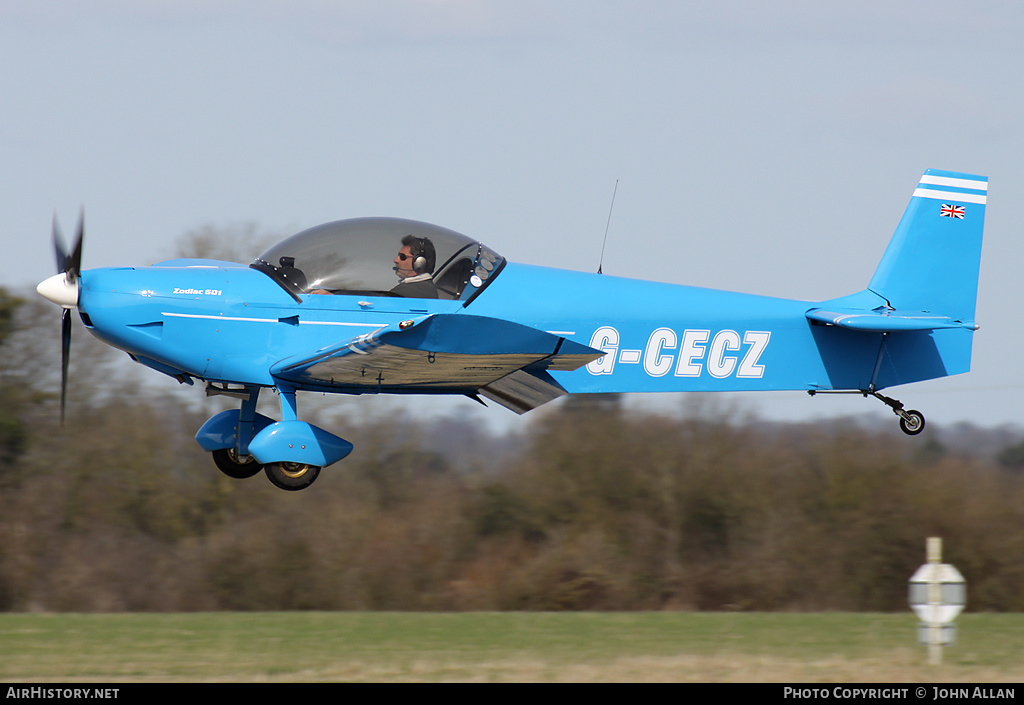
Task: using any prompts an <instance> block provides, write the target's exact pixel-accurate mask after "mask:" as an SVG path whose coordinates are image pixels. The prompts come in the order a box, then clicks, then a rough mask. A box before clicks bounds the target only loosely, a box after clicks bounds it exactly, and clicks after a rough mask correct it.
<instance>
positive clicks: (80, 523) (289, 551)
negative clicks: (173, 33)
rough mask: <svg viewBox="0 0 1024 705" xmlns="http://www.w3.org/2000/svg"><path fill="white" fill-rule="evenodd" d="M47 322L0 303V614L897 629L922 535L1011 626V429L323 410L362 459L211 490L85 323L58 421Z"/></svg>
mask: <svg viewBox="0 0 1024 705" xmlns="http://www.w3.org/2000/svg"><path fill="white" fill-rule="evenodd" d="M58 330H59V314H57V313H55V312H54V310H53V308H52V306H49V305H47V304H45V303H41V304H37V303H36V302H34V301H33V300H32V298H31V297H29V296H27V295H26V296H24V297H20V298H19V297H17V296H14V295H12V294H11V293H10V292H7V291H3V290H0V361H2V362H0V366H2V367H0V381H2V387H0V501H2V509H0V535H2V536H3V537H4V538H3V540H2V541H0V609H2V610H6V611H27V610H41V611H128V610H131V611H201V610H667V609H671V610H791V611H792V610H870V611H903V610H907V609H908V607H907V581H908V579H909V577H910V576H911V575H912V573H913V572H914V570H915V569H916V568H917V566H919V565H920V564H921V563H922V562H924V545H925V539H926V537H928V536H941V537H942V538H943V539H944V543H945V556H944V557H945V559H946V560H947V561H948V562H950V563H953V564H954V565H956V566H957V568H958V569H959V570H960V572H961V573H963V574H964V576H965V578H966V579H967V586H968V609H969V610H1000V611H1021V610H1024V593H1022V592H1021V590H1020V585H1022V584H1024V532H1022V531H1021V526H1022V525H1024V471H1022V468H1024V453H1022V452H1021V451H1022V449H1024V445H1022V444H1021V443H1020V438H1019V437H1017V438H1012V437H1006V436H1005V435H1003V436H999V438H1000V439H1001V441H1000V444H999V445H998V447H990V446H991V444H990V446H989V447H987V448H990V449H988V450H985V451H984V452H981V451H979V450H978V449H979V448H980V447H981V445H982V444H974V446H972V445H971V444H967V445H966V446H965V447H954V445H955V444H949V443H945V442H943V429H941V428H938V429H934V428H931V427H929V429H928V430H926V432H925V434H924V435H923V436H920V437H917V438H914V439H906V438H904V437H902V436H901V435H900V434H898V432H897V433H892V432H891V428H890V427H891V424H887V425H886V427H885V429H884V430H878V429H875V428H873V427H870V426H868V425H862V424H854V423H846V424H833V425H828V424H825V425H817V426H811V425H806V424H766V423H763V422H759V421H757V420H756V419H747V418H744V417H743V416H742V414H734V413H730V410H729V409H722V408H720V407H715V408H712V409H710V410H708V409H703V410H702V409H700V408H695V409H692V410H691V412H690V413H687V414H678V415H665V414H649V413H643V412H636V411H632V410H630V411H626V410H624V409H623V407H622V406H621V405H620V404H618V403H616V402H615V400H611V401H607V400H597V402H598V403H592V404H588V403H585V402H586V399H585V398H584V399H583V403H580V402H579V401H571V402H570V403H566V404H562V405H554V406H552V408H543V409H541V410H538V411H535V412H532V413H531V416H532V417H534V419H533V421H532V422H531V424H530V425H529V428H528V430H527V431H526V432H523V433H521V434H513V433H507V434H502V433H495V432H491V431H488V430H486V429H485V428H481V427H480V425H479V419H480V418H482V417H483V415H484V414H487V413H503V411H501V410H492V411H486V410H481V411H480V412H479V414H476V415H475V414H474V413H472V412H467V413H465V414H463V415H462V416H461V417H448V418H442V419H427V420H424V419H415V418H412V416H411V415H401V414H390V413H389V414H387V415H386V416H384V415H378V416H371V417H367V416H365V415H363V414H362V413H360V412H359V411H358V409H359V405H358V400H356V401H355V402H351V403H349V402H343V403H341V404H340V405H339V404H336V403H335V402H336V401H337V400H336V399H335V398H333V397H329V398H327V399H326V400H324V401H322V402H318V403H316V404H314V405H312V406H307V407H304V408H311V409H312V410H313V412H314V415H315V416H318V417H319V418H310V420H311V421H313V422H314V423H320V424H321V425H323V426H324V427H326V428H330V429H335V430H341V431H342V434H343V435H344V436H345V437H346V438H349V439H350V440H352V441H353V443H355V445H356V450H355V452H353V453H352V455H351V456H349V457H348V458H346V459H345V460H343V461H342V462H341V463H339V464H337V465H335V466H332V467H330V468H327V469H325V470H324V471H323V473H322V474H321V476H320V479H319V480H318V481H317V482H316V483H315V484H314V485H313V486H312V487H310V488H309V489H307V490H304V491H302V492H298V493H286V492H281V491H280V490H277V489H275V488H273V487H272V486H270V484H269V483H268V482H266V481H265V479H264V478H262V477H260V476H257V477H256V478H252V479H250V480H244V481H239V480H232V479H229V478H227V477H226V476H224V475H222V474H221V473H219V472H218V471H217V470H216V468H215V467H214V466H213V464H212V462H211V461H210V458H209V456H208V455H207V454H206V453H204V452H202V451H201V450H200V449H199V447H198V445H196V443H195V441H194V439H193V436H194V433H195V430H196V429H197V428H198V427H199V426H200V425H201V424H202V422H203V421H204V420H205V419H206V418H207V417H208V416H210V415H211V414H212V413H214V411H216V410H217V409H215V408H213V407H212V404H213V403H214V402H210V401H206V400H203V399H201V392H199V391H196V390H191V391H192V394H191V396H189V395H181V394H179V393H177V392H176V391H173V390H172V389H171V388H172V387H173V386H174V383H173V382H172V381H169V380H160V381H159V382H157V383H156V384H153V383H152V382H150V381H148V379H149V377H150V375H151V373H148V372H145V371H144V374H137V373H136V370H135V367H138V366H133V365H132V363H130V362H127V363H126V362H123V361H122V358H124V356H123V355H122V354H120V353H117V352H116V351H110V350H109V349H107V348H105V347H103V346H101V345H99V344H98V343H93V342H91V341H90V340H89V336H87V335H86V334H84V331H82V329H81V328H78V329H76V338H75V342H74V351H75V352H74V356H73V364H72V385H71V387H72V391H71V396H70V398H69V406H68V420H67V422H66V424H65V425H64V427H63V428H62V427H61V426H60V423H59V421H58V418H59V412H58V411H57V396H58V395H57V388H58V384H59V333H58ZM168 385H169V386H168ZM266 396H270V397H272V395H266ZM271 401H273V400H272V399H271ZM339 409H340V411H339ZM304 415H305V414H304ZM987 437H988V438H991V437H992V436H991V434H990V435H989V436H987Z"/></svg>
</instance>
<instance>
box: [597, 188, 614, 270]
mask: <svg viewBox="0 0 1024 705" xmlns="http://www.w3.org/2000/svg"><path fill="white" fill-rule="evenodd" d="M618 191H619V180H618V179H615V188H614V189H613V190H612V205H611V206H610V207H609V208H608V222H607V223H605V226H604V241H603V242H602V243H601V259H600V260H598V262H597V273H598V274H601V266H602V265H603V264H604V246H605V245H607V244H608V228H609V227H610V226H611V224H612V211H613V210H614V209H615V194H616V193H618Z"/></svg>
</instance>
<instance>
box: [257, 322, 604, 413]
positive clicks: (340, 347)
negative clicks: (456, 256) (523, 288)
mask: <svg viewBox="0 0 1024 705" xmlns="http://www.w3.org/2000/svg"><path fill="white" fill-rule="evenodd" d="M603 354H604V353H603V352H602V351H600V350H594V349H593V348H590V347H587V346H586V345H581V344H579V343H575V342H573V341H571V340H566V339H565V338H563V337H561V336H558V335H555V334H552V333H547V332H545V331H541V330H537V329H535V328H530V327H529V326H524V325H520V324H518V323H512V322H510V321H504V320H500V319H496V318H487V317H482V316H472V315H468V314H434V315H430V316H422V317H420V318H416V319H410V320H406V321H402V322H401V323H398V324H393V325H390V326H386V327H383V328H380V329H379V330H376V331H374V332H372V333H367V334H365V335H360V336H357V337H355V338H352V339H350V340H347V341H344V342H340V343H338V344H336V345H332V346H330V347H327V348H324V349H322V350H319V351H317V352H315V353H312V354H308V355H300V356H295V357H291V358H288V359H286V360H282V361H280V362H278V363H277V364H276V365H274V366H273V367H272V368H271V373H272V374H273V375H274V377H276V378H278V379H280V380H284V381H289V382H292V383H295V384H300V385H307V386H312V387H315V388H323V387H331V388H344V389H357V390H358V389H365V390H366V391H377V390H386V391H392V392H394V391H397V392H401V391H405V390H409V391H426V390H449V391H450V390H477V389H481V391H482V392H483V393H484V395H485V396H487V397H488V398H491V399H494V400H496V401H499V403H502V404H504V405H505V406H508V407H509V408H512V409H515V410H517V411H518V410H519V408H520V407H528V408H533V406H536V405H539V404H541V403H544V402H545V401H548V400H550V399H552V398H555V397H557V396H560V395H561V394H563V393H564V390H563V389H561V388H560V387H559V386H558V385H557V383H556V382H555V381H554V380H553V379H552V378H550V376H548V375H547V372H546V371H547V370H575V369H577V368H579V367H582V366H583V365H585V364H587V363H588V362H591V361H592V360H596V359H597V358H599V357H601V356H602V355H603ZM524 368H529V369H528V370H524ZM520 371H522V373H521V374H516V375H515V376H513V373H518V372H520ZM506 378H507V379H506ZM482 388H483V389H482ZM502 399H504V400H507V401H508V402H509V403H506V402H505V401H502ZM520 413H521V412H520Z"/></svg>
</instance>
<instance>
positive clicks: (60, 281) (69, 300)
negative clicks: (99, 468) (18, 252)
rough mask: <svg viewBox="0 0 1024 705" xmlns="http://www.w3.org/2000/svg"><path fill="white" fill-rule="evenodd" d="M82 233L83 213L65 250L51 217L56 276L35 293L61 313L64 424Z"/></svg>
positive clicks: (61, 414) (77, 293)
mask: <svg viewBox="0 0 1024 705" xmlns="http://www.w3.org/2000/svg"><path fill="white" fill-rule="evenodd" d="M84 233H85V213H84V212H83V213H82V215H81V216H79V219H78V233H77V236H76V237H75V245H74V247H73V248H72V249H70V250H68V248H67V245H65V244H64V237H63V236H62V235H61V231H60V225H59V224H58V223H57V216H56V214H54V216H53V249H54V253H55V254H56V257H57V274H55V275H54V276H52V277H50V278H49V279H46V280H44V281H42V282H40V284H39V286H37V287H36V291H38V292H39V294H40V295H41V296H42V297H43V298H45V299H48V300H49V301H52V302H53V303H55V304H57V305H58V306H61V307H62V308H63V309H64V312H63V314H62V315H61V358H60V420H61V423H62V424H63V423H64V408H65V404H66V400H67V389H68V364H69V362H70V360H71V309H73V308H76V307H77V306H78V296H79V283H78V278H79V274H81V271H82V238H83V235H84Z"/></svg>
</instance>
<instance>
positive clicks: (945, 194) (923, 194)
mask: <svg viewBox="0 0 1024 705" xmlns="http://www.w3.org/2000/svg"><path fill="white" fill-rule="evenodd" d="M914 195H915V196H917V197H918V198H934V199H935V200H937V201H957V202H958V203H980V204H981V205H985V202H986V200H987V198H988V197H987V196H985V195H984V194H977V193H956V192H954V191H935V190H932V189H926V188H919V189H916V190H915V191H914Z"/></svg>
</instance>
